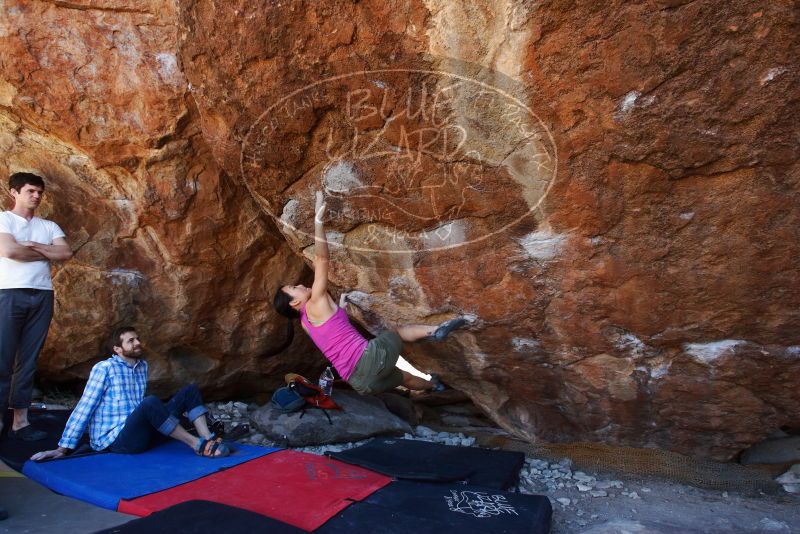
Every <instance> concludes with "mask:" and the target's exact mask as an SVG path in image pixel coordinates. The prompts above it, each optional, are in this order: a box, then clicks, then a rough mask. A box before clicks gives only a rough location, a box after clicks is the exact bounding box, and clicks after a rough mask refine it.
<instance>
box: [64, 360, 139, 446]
mask: <svg viewBox="0 0 800 534" xmlns="http://www.w3.org/2000/svg"><path fill="white" fill-rule="evenodd" d="M146 389H147V362H146V361H144V360H139V361H137V362H136V363H135V364H134V365H128V364H127V363H125V361H124V360H123V359H122V358H120V357H119V356H117V355H116V354H115V355H114V356H112V357H111V358H109V359H107V360H103V361H102V362H99V363H97V364H95V366H94V367H92V372H91V374H90V375H89V381H88V382H86V388H85V389H84V390H83V395H81V400H79V401H78V404H77V405H76V406H75V409H74V410H73V411H72V415H70V417H69V420H68V421H67V426H66V428H64V433H63V434H62V435H61V440H60V441H59V442H58V445H59V446H61V447H66V448H69V449H74V448H75V447H76V446H77V445H78V441H80V439H81V436H83V433H84V431H85V430H86V426H87V424H88V426H89V443H90V444H91V446H92V448H93V449H94V450H96V451H102V450H103V449H105V448H106V447H108V446H109V445H111V444H112V443H113V442H114V440H115V439H117V436H119V433H120V432H122V429H123V427H124V426H125V421H126V420H127V419H128V416H129V415H130V414H131V412H132V411H133V410H135V409H136V407H137V406H139V404H140V403H141V402H142V399H143V398H144V392H145V390H146Z"/></svg>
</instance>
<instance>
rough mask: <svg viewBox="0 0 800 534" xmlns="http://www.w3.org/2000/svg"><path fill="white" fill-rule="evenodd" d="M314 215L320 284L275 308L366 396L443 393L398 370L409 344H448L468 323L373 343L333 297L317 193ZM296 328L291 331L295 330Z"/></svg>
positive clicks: (288, 290) (414, 328) (278, 298)
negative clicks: (296, 321) (402, 391)
mask: <svg viewBox="0 0 800 534" xmlns="http://www.w3.org/2000/svg"><path fill="white" fill-rule="evenodd" d="M314 213H315V214H316V215H315V217H314V242H315V243H314V251H315V257H314V283H313V284H312V285H311V287H310V288H308V287H305V286H302V285H296V286H292V285H285V286H282V287H280V288H278V290H277V292H276V293H275V300H274V301H273V305H274V306H275V310H276V311H277V312H278V313H280V314H281V315H283V316H285V317H288V318H289V320H290V323H291V320H292V319H297V318H299V319H300V324H301V325H302V327H303V329H304V330H305V331H306V332H307V333H308V335H309V336H311V339H312V341H314V343H315V344H316V345H317V348H319V350H320V351H322V354H324V355H325V357H326V358H327V359H328V360H330V362H331V363H332V364H333V367H334V368H335V369H336V371H337V372H338V373H339V375H340V376H341V377H342V378H343V379H345V380H346V381H347V382H348V383H349V384H350V385H351V386H352V387H353V389H355V390H356V391H358V392H359V393H362V394H371V393H380V392H382V391H387V390H390V389H393V388H395V387H397V386H400V385H403V386H405V387H407V388H409V389H416V390H440V389H442V385H441V383H440V382H439V381H438V380H437V379H435V378H434V379H433V380H425V379H424V378H420V377H417V376H414V375H412V374H411V373H408V372H406V371H402V370H400V369H398V368H397V367H396V364H397V360H398V358H399V356H400V351H401V349H402V346H403V342H404V341H408V342H411V341H421V340H425V341H442V340H443V339H444V338H446V337H447V335H448V334H449V333H450V332H452V331H453V330H455V329H457V328H460V327H462V326H464V324H466V322H467V321H466V319H464V318H461V317H459V318H456V319H451V320H450V321H446V322H444V323H442V324H441V325H439V326H426V325H407V326H401V327H399V328H398V329H397V331H396V332H394V331H384V332H382V333H381V334H379V335H378V337H376V338H374V339H371V340H369V341H367V339H365V338H364V336H362V335H361V334H360V333H359V332H358V330H356V329H355V328H354V327H353V325H352V324H350V320H349V319H348V317H347V313H346V312H345V310H344V308H341V307H339V306H337V305H336V303H335V302H334V300H333V299H332V298H331V296H330V295H328V264H329V255H328V242H327V240H326V238H325V230H324V229H323V217H324V215H325V202H324V200H323V196H322V192H320V191H318V192H317V194H316V206H315V210H314ZM291 328H292V327H291V326H290V331H292V332H293V330H291Z"/></svg>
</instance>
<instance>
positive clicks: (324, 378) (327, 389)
mask: <svg viewBox="0 0 800 534" xmlns="http://www.w3.org/2000/svg"><path fill="white" fill-rule="evenodd" d="M319 389H321V390H322V392H323V393H325V395H327V396H329V397H330V396H331V393H333V371H331V366H330V365H329V366H328V367H326V368H325V370H324V371H322V374H321V375H319Z"/></svg>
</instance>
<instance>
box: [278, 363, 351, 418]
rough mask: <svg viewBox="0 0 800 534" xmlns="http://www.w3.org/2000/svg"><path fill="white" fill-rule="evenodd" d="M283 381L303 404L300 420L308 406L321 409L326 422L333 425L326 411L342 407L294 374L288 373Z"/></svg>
mask: <svg viewBox="0 0 800 534" xmlns="http://www.w3.org/2000/svg"><path fill="white" fill-rule="evenodd" d="M285 379H286V383H287V384H288V385H287V386H286V387H288V388H289V389H290V390H292V391H293V392H295V393H296V394H297V395H298V396H299V397H300V398H302V399H303V401H304V402H305V406H303V413H302V414H301V415H300V417H301V418H302V417H303V415H305V409H306V408H307V407H308V406H309V405H310V406H313V407H315V408H320V409H322V413H324V414H325V417H327V418H328V422H329V423H330V424H333V421H331V416H330V415H328V411H327V410H341V409H342V407H341V406H339V405H338V404H336V402H335V401H334V400H333V399H332V398H331V397H329V396H328V395H326V394H325V392H323V391H322V388H320V387H319V386H318V385H316V384H314V383H313V382H310V381H309V380H308V379H307V378H306V377H304V376H300V375H298V374H294V373H289V374H288V375H286V377H285ZM281 389H283V388H281Z"/></svg>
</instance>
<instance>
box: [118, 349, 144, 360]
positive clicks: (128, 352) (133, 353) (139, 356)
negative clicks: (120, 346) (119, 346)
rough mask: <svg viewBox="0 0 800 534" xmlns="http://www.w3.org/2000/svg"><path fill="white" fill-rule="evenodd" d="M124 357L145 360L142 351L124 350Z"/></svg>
mask: <svg viewBox="0 0 800 534" xmlns="http://www.w3.org/2000/svg"><path fill="white" fill-rule="evenodd" d="M122 355H123V356H125V357H126V358H130V359H132V360H143V359H144V351H143V350H142V349H133V350H123V351H122Z"/></svg>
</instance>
